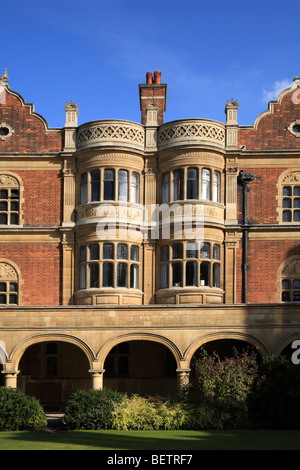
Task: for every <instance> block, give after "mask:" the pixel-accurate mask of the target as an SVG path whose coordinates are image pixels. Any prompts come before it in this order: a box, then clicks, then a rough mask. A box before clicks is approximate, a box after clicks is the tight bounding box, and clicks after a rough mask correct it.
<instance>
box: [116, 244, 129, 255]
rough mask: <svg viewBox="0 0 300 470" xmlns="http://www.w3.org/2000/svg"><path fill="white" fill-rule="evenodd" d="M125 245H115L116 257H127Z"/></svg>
mask: <svg viewBox="0 0 300 470" xmlns="http://www.w3.org/2000/svg"><path fill="white" fill-rule="evenodd" d="M127 252H128V250H127V245H125V244H124V243H119V245H118V247H117V259H127Z"/></svg>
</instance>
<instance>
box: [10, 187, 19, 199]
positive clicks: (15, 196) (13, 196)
mask: <svg viewBox="0 0 300 470" xmlns="http://www.w3.org/2000/svg"><path fill="white" fill-rule="evenodd" d="M10 198H11V199H19V191H18V190H17V189H12V190H11V193H10Z"/></svg>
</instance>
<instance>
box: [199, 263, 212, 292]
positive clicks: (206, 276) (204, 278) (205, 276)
mask: <svg viewBox="0 0 300 470" xmlns="http://www.w3.org/2000/svg"><path fill="white" fill-rule="evenodd" d="M209 284H210V264H209V263H207V262H206V261H203V262H202V263H201V265H200V286H209Z"/></svg>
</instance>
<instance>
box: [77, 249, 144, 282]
mask: <svg viewBox="0 0 300 470" xmlns="http://www.w3.org/2000/svg"><path fill="white" fill-rule="evenodd" d="M139 259H140V254H139V246H137V245H133V244H128V243H109V242H100V243H94V244H90V245H82V246H81V247H80V249H79V289H92V288H102V287H120V288H121V287H122V288H130V289H139V272H140V268H139V263H140V262H139Z"/></svg>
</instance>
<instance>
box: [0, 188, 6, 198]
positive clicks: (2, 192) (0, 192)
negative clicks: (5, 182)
mask: <svg viewBox="0 0 300 470" xmlns="http://www.w3.org/2000/svg"><path fill="white" fill-rule="evenodd" d="M0 199H8V191H7V189H0Z"/></svg>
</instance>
